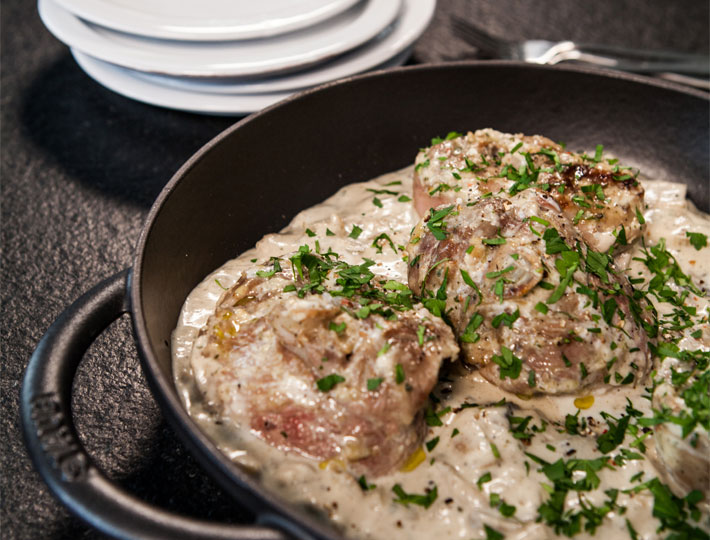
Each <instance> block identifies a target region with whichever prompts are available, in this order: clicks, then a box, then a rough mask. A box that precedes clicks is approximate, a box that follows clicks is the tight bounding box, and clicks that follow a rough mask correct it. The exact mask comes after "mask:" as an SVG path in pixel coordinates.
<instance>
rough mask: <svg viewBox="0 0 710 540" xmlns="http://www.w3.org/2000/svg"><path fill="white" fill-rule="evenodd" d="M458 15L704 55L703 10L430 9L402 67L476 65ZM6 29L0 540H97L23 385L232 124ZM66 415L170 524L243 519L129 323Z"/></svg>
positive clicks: (10, 9)
mask: <svg viewBox="0 0 710 540" xmlns="http://www.w3.org/2000/svg"><path fill="white" fill-rule="evenodd" d="M454 13H455V14H458V15H459V16H462V17H465V18H467V19H469V20H470V21H472V22H473V23H475V24H476V25H478V26H480V27H482V28H486V29H487V30H488V31H489V32H490V33H492V34H496V35H499V36H508V37H509V38H525V37H528V38H546V39H565V38H571V39H578V40H584V41H602V42H606V43H614V44H625V45H630V46H636V47H659V48H675V49H680V50H688V51H695V52H703V53H706V54H707V52H708V33H709V32H708V20H709V18H708V16H709V14H708V3H707V2H702V1H695V0H689V1H680V0H679V1H675V2H667V1H665V0H603V1H598V2H581V1H579V2H577V1H570V0H547V1H545V2H534V3H533V2H524V1H521V0H499V1H496V2H485V1H482V0H480V1H479V0H439V3H438V8H437V13H436V15H435V19H434V21H433V22H432V25H431V26H430V27H429V29H428V30H427V31H426V33H425V34H424V35H423V36H422V37H421V38H420V39H419V41H418V42H417V43H416V46H415V48H414V54H413V57H412V59H411V60H410V63H425V62H444V61H447V60H455V59H464V58H476V57H477V51H476V50H475V49H474V48H473V47H471V46H469V45H466V44H465V43H464V42H462V41H460V40H458V39H457V38H455V37H454V36H453V34H452V31H451V27H450V19H449V18H450V16H451V14H454ZM0 15H1V19H0V21H1V24H2V32H1V39H2V43H1V54H2V58H1V63H0V69H1V70H2V79H1V84H2V88H1V94H0V103H1V107H2V111H1V112H2V117H1V119H0V130H1V136H2V138H1V141H0V143H1V145H0V150H1V152H2V163H1V169H0V189H1V190H2V196H1V199H2V207H1V214H0V227H1V233H2V264H1V266H0V272H1V276H2V277H1V287H2V307H1V308H0V309H2V316H1V317H0V324H1V325H2V337H1V340H2V341H1V343H2V362H1V364H0V366H1V367H0V369H1V373H2V382H1V386H0V401H1V402H2V414H1V415H0V424H1V426H2V434H1V435H0V445H1V449H0V463H2V469H1V470H0V487H1V489H2V493H1V503H0V504H2V510H1V513H0V527H1V530H2V537H3V538H7V539H13V538H33V539H34V538H56V539H59V538H66V539H76V538H97V537H100V535H98V533H96V532H94V531H92V530H91V529H89V528H87V527H86V526H85V525H84V524H83V523H81V522H80V521H78V520H77V519H75V518H74V517H72V516H71V515H70V514H69V513H68V512H67V511H66V510H65V509H64V508H63V507H62V505H61V504H59V502H58V501H57V500H55V499H54V498H53V496H52V495H51V494H50V493H49V492H48V490H47V488H46V487H45V485H44V484H43V482H42V481H41V480H40V478H39V476H38V475H37V474H36V473H35V472H34V471H33V469H32V466H31V464H30V462H29V459H28V458H27V456H26V454H25V451H24V446H23V442H22V438H21V434H20V430H19V421H18V400H19V389H20V384H21V380H22V375H23V371H24V369H25V366H26V364H27V360H28V358H29V357H30V355H31V354H32V351H33V349H34V347H35V346H36V344H37V342H38V340H39V339H40V337H41V335H42V333H43V332H44V331H45V330H46V329H47V327H48V326H49V325H50V324H51V322H52V321H53V320H54V319H55V318H56V317H57V315H58V314H59V313H60V312H61V311H62V309H63V308H64V307H66V306H67V305H68V304H70V303H71V301H72V300H74V299H75V298H76V297H77V296H78V295H79V294H80V293H81V292H82V291H84V290H86V289H87V288H88V287H89V286H90V285H92V284H94V283H96V282H98V281H99V280H101V279H103V278H105V277H108V276H110V275H112V274H114V273H115V272H117V271H119V270H121V269H123V268H125V267H127V266H129V265H130V264H131V257H132V253H133V248H134V245H135V244H136V241H137V239H138V235H139V233H140V230H141V226H142V222H143V219H144V217H145V215H146V213H147V212H148V209H149V207H150V205H151V203H152V201H153V200H154V198H155V197H156V196H157V194H158V193H159V191H160V189H161V188H162V186H163V185H164V184H165V183H166V182H167V180H168V179H169V178H170V177H171V176H172V174H173V173H174V172H175V171H176V170H177V169H178V168H179V166H180V165H181V164H182V163H183V162H184V161H185V160H187V159H188V158H189V157H190V155H191V154H192V153H193V152H194V151H196V150H197V149H198V148H200V147H201V146H202V145H203V144H204V143H206V142H207V141H209V140H210V139H211V138H212V137H213V136H215V135H217V134H218V133H219V132H220V131H222V130H223V129H225V128H226V127H228V126H229V125H230V124H232V123H233V122H234V121H235V118H219V117H209V116H197V115H192V114H187V113H181V112H175V111H170V110H165V109H159V108H155V107H151V106H149V105H144V104H141V103H137V102H134V101H131V100H129V99H126V98H123V97H121V96H119V95H117V94H114V93H112V92H110V91H108V90H106V89H104V88H103V87H101V86H100V85H98V84H97V83H96V82H94V81H93V80H92V79H90V78H89V77H88V76H86V75H85V74H84V73H83V72H82V71H81V69H80V68H79V67H77V65H76V64H75V63H74V61H73V59H72V57H71V55H70V53H69V50H68V49H67V48H66V47H65V46H64V45H63V44H61V43H60V42H58V41H57V40H56V39H55V38H54V37H53V36H52V35H51V34H50V33H49V32H48V31H47V30H46V29H45V28H44V26H43V25H42V22H41V21H40V19H39V17H38V15H37V11H36V4H35V3H33V2H31V1H27V0H7V1H3V5H2V12H1V14H0ZM73 404H74V411H75V415H76V417H77V423H78V426H79V430H80V433H81V436H82V438H83V439H84V441H85V444H86V446H87V448H88V450H89V452H90V453H91V454H92V455H93V456H94V458H95V459H96V461H97V462H98V464H99V465H100V466H101V467H103V468H104V470H106V471H107V472H108V474H109V475H110V476H111V477H112V478H114V479H116V480H117V481H118V482H120V483H121V484H122V485H123V486H124V487H125V488H126V489H128V490H129V491H131V492H133V493H135V494H136V495H137V496H139V497H141V498H143V499H145V500H148V501H151V502H153V503H155V504H157V505H159V506H162V507H164V508H167V509H169V510H171V511H174V512H179V513H183V514H187V515H193V516H198V517H202V518H206V519H214V520H222V521H244V520H248V519H249V516H247V515H246V514H245V513H244V512H243V511H241V510H240V509H239V508H238V506H237V505H235V503H233V502H232V501H231V500H230V499H229V498H228V497H227V496H226V495H225V494H224V493H223V492H222V491H221V490H220V489H219V488H218V487H217V486H216V484H215V483H214V482H213V481H212V480H211V479H209V478H208V477H207V476H206V475H205V474H204V473H203V472H202V471H201V470H200V469H199V467H198V466H197V464H196V463H195V461H194V460H193V459H192V458H191V457H190V455H189V454H188V453H187V452H186V450H185V449H184V447H183V446H182V445H181V443H180V442H179V441H178V440H177V438H176V436H175V435H174V434H173V433H172V432H171V430H170V429H169V428H168V427H167V426H166V425H165V423H164V421H163V420H162V418H161V415H160V412H159V410H158V408H157V405H156V404H155V403H154V401H153V399H152V397H151V394H150V391H149V390H148V388H147V386H146V382H145V379H144V377H143V375H142V373H141V368H140V364H139V361H138V357H137V353H136V348H135V346H134V344H133V341H132V337H131V328H130V321H129V319H128V318H127V317H124V318H122V319H120V320H119V321H118V322H117V323H115V324H114V325H113V326H112V327H111V328H110V329H109V330H108V331H107V332H105V333H104V334H103V335H102V336H100V338H99V339H98V340H97V341H96V342H95V344H94V345H93V346H92V348H91V350H90V351H89V353H88V354H87V356H86V357H85V359H84V362H83V364H82V366H81V368H80V372H79V375H78V377H77V379H76V381H75V391H74V401H73Z"/></svg>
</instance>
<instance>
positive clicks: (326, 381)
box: [316, 373, 345, 392]
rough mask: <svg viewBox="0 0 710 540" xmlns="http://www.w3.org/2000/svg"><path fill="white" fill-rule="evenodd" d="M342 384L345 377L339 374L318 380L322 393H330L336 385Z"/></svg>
mask: <svg viewBox="0 0 710 540" xmlns="http://www.w3.org/2000/svg"><path fill="white" fill-rule="evenodd" d="M341 382H345V377H343V376H342V375H338V374H337V373H331V374H330V375H326V376H325V377H323V378H322V379H318V380H317V381H316V385H317V386H318V390H320V391H321V392H330V391H331V390H332V389H333V387H334V386H335V385H336V384H338V383H341Z"/></svg>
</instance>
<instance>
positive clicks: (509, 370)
mask: <svg viewBox="0 0 710 540" xmlns="http://www.w3.org/2000/svg"><path fill="white" fill-rule="evenodd" d="M491 360H492V361H493V363H495V364H497V365H498V366H499V367H500V378H501V379H505V378H506V377H509V378H510V379H517V378H518V377H519V376H520V371H521V369H522V366H523V361H522V360H521V359H520V358H518V357H517V356H515V355H514V354H513V351H511V350H510V349H509V348H508V347H506V346H505V345H503V346H501V354H500V355H493V357H492V358H491Z"/></svg>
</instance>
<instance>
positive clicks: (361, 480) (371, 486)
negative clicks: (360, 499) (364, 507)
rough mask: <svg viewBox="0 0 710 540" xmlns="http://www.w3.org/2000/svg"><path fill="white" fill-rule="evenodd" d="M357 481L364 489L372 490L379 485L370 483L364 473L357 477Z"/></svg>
mask: <svg viewBox="0 0 710 540" xmlns="http://www.w3.org/2000/svg"><path fill="white" fill-rule="evenodd" d="M357 483H358V485H359V486H360V488H361V489H362V490H363V491H370V490H371V489H375V488H376V487H377V486H376V485H375V484H368V483H367V479H366V478H365V475H364V474H363V475H361V476H360V478H358V479H357Z"/></svg>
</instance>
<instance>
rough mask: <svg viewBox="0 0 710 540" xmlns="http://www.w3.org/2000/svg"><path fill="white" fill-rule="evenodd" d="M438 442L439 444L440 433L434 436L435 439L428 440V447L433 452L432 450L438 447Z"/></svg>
mask: <svg viewBox="0 0 710 540" xmlns="http://www.w3.org/2000/svg"><path fill="white" fill-rule="evenodd" d="M437 444H439V436H438V435H437V436H436V437H434V438H433V439H431V440H430V441H427V442H426V449H427V450H428V451H429V452H431V451H432V450H434V448H436V445H437Z"/></svg>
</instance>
